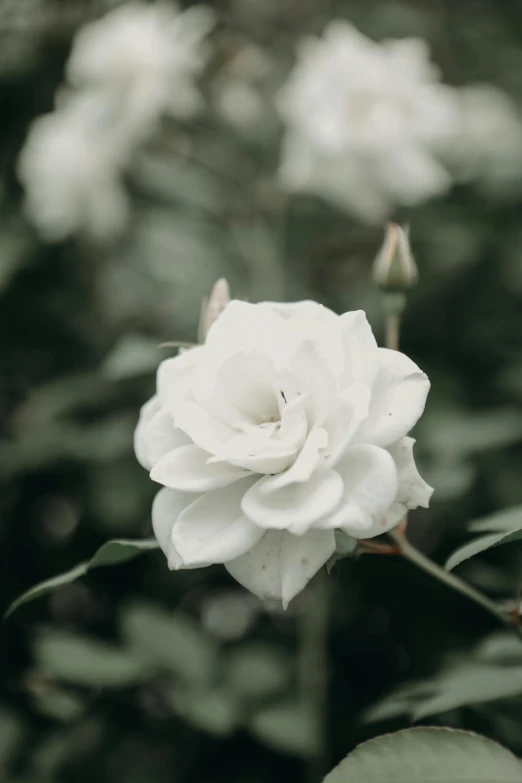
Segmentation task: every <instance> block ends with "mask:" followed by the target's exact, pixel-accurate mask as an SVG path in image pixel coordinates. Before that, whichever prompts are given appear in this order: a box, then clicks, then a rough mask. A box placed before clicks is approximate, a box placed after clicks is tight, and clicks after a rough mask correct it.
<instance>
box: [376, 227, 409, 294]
mask: <svg viewBox="0 0 522 783" xmlns="http://www.w3.org/2000/svg"><path fill="white" fill-rule="evenodd" d="M408 234H409V232H408V230H407V229H404V228H403V227H402V226H399V225H398V224H397V223H388V226H387V228H386V234H385V237H384V242H383V244H382V247H381V249H380V250H379V252H378V254H377V257H376V259H375V261H374V264H373V280H374V282H375V283H376V284H377V285H378V286H379V287H380V288H381V289H382V290H383V291H386V292H390V293H400V292H403V291H407V290H408V289H409V288H412V287H413V286H414V285H416V283H417V281H418V279H419V271H418V269H417V265H416V263H415V259H414V258H413V254H412V252H411V247H410V240H409V235H408Z"/></svg>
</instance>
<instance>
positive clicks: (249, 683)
mask: <svg viewBox="0 0 522 783" xmlns="http://www.w3.org/2000/svg"><path fill="white" fill-rule="evenodd" d="M289 680H290V662H289V660H288V658H287V657H286V655H284V653H283V652H282V651H281V650H279V649H277V648H276V647H270V646H268V645H266V644H255V643H252V644H245V645H243V646H241V647H237V648H236V649H235V650H232V651H231V652H230V653H229V655H228V658H227V685H228V688H230V690H231V691H232V692H233V693H235V694H237V696H238V697H239V698H240V699H245V700H255V699H264V698H267V697H269V696H274V695H276V694H279V693H281V692H282V691H283V690H284V689H285V688H286V687H287V685H288V683H289Z"/></svg>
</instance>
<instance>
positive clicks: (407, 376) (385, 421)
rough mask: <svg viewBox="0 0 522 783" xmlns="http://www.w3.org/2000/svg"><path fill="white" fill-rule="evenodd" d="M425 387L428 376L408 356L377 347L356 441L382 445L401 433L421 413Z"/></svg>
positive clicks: (405, 432)
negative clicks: (363, 418) (375, 367)
mask: <svg viewBox="0 0 522 783" xmlns="http://www.w3.org/2000/svg"><path fill="white" fill-rule="evenodd" d="M429 390H430V382H429V380H428V376H427V375H425V374H424V373H423V372H421V371H420V370H419V368H418V367H417V365H416V364H415V363H414V362H412V361H411V359H408V357H407V356H405V355H404V354H403V353H400V352H399V351H390V350H389V349H387V348H379V372H378V375H377V378H376V380H375V383H374V386H373V389H372V400H371V403H370V411H369V414H368V418H367V419H366V421H365V422H364V424H363V425H362V427H361V428H360V430H359V431H358V433H357V435H356V441H357V442H358V443H372V444H374V445H376V446H383V447H386V446H390V445H391V444H392V443H395V441H397V440H399V439H400V438H402V437H404V435H406V434H407V433H408V432H409V431H410V430H411V428H412V427H413V426H414V425H415V424H416V423H417V421H418V420H419V418H420V417H421V415H422V412H423V410H424V406H425V404H426V398H427V396H428V392H429Z"/></svg>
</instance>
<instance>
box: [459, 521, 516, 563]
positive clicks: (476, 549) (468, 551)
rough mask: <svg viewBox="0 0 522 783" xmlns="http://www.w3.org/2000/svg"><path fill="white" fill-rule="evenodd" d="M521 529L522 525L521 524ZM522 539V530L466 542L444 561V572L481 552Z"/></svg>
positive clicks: (491, 534) (489, 534) (489, 535)
mask: <svg viewBox="0 0 522 783" xmlns="http://www.w3.org/2000/svg"><path fill="white" fill-rule="evenodd" d="M521 528H522V524H521ZM520 539H522V529H521V530H517V531H515V532H513V533H506V532H504V533H488V535H486V536H480V537H479V538H475V539H474V540H473V541H468V543H467V544H464V545H463V546H461V547H459V548H458V549H457V550H456V551H455V552H453V554H452V555H450V557H449V558H448V560H447V561H446V566H445V567H446V570H447V571H453V569H454V568H455V567H456V566H458V565H460V564H461V563H463V562H464V560H469V559H470V557H475V555H479V554H480V553H481V552H486V551H487V550H488V549H492V548H493V547H496V546H500V545H501V544H510V543H511V542H513V541H520Z"/></svg>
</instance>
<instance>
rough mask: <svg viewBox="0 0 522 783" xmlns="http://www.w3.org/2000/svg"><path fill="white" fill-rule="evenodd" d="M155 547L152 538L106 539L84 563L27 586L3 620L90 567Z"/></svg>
mask: <svg viewBox="0 0 522 783" xmlns="http://www.w3.org/2000/svg"><path fill="white" fill-rule="evenodd" d="M157 548H158V543H157V541H156V540H155V539H153V538H150V539H144V540H141V541H140V540H138V541H131V540H128V539H115V540H114V541H107V542H106V543H105V544H103V546H101V547H100V548H99V549H98V551H97V552H96V553H95V554H94V555H93V557H92V558H91V559H90V560H87V561H86V562H84V563H78V565H76V566H74V568H71V569H70V570H69V571H66V572H65V573H63V574H58V576H53V577H51V579H46V580H45V582H40V583H39V584H37V585H34V587H31V588H29V590H26V592H25V593H22V595H20V596H18V598H16V599H15V600H14V601H13V603H12V604H11V605H10V607H9V608H8V609H7V611H6V613H5V614H4V620H7V619H8V617H10V616H11V615H12V614H13V612H15V611H16V610H17V609H18V608H19V607H20V606H23V605H24V604H27V603H29V602H30V601H34V600H35V599H36V598H42V597H43V596H44V595H48V594H49V593H52V592H53V591H54V590H57V589H58V588H60V587H63V586H64V585H68V584H70V583H71V582H75V581H76V580H77V579H80V577H82V576H84V575H85V574H86V573H87V572H88V571H90V569H91V568H99V567H100V566H108V565H118V564H119V563H126V562H127V561H128V560H132V559H133V558H135V557H137V556H138V555H141V554H143V553H144V552H150V551H152V550H154V549H157Z"/></svg>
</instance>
